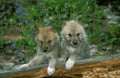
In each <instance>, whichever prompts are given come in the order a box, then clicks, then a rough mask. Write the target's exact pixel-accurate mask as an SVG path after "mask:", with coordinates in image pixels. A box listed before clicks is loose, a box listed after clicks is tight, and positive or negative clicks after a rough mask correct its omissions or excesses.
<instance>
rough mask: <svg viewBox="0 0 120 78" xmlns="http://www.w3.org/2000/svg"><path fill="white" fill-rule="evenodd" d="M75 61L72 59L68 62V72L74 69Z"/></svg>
mask: <svg viewBox="0 0 120 78" xmlns="http://www.w3.org/2000/svg"><path fill="white" fill-rule="evenodd" d="M74 63H75V62H74V60H72V59H69V60H68V61H67V62H66V65H65V66H66V70H70V69H71V68H72V67H73V65H74Z"/></svg>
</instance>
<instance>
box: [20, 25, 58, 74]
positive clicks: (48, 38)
mask: <svg viewBox="0 0 120 78" xmlns="http://www.w3.org/2000/svg"><path fill="white" fill-rule="evenodd" d="M36 42H37V54H36V55H35V57H34V58H33V59H32V60H31V61H30V62H29V63H27V64H23V65H21V66H20V68H26V67H30V66H34V65H37V64H39V63H41V62H44V61H46V60H48V61H49V66H48V69H47V71H48V74H49V75H52V74H53V73H54V72H55V65H56V60H57V58H58V55H59V53H58V49H59V47H60V43H59V40H58V36H57V32H56V31H55V29H53V28H52V27H50V26H47V27H42V28H39V33H38V35H37V36H36Z"/></svg>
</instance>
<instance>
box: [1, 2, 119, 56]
mask: <svg viewBox="0 0 120 78" xmlns="http://www.w3.org/2000/svg"><path fill="white" fill-rule="evenodd" d="M2 1H4V0H2ZM12 1H13V2H12V4H14V5H10V7H13V8H14V11H12V12H11V13H12V15H13V17H12V15H11V14H10V15H8V16H7V15H5V16H7V17H9V16H11V20H12V21H11V22H9V21H8V22H7V21H6V20H2V22H6V26H7V27H6V28H5V29H7V28H8V26H9V27H17V28H18V29H19V30H18V32H19V33H20V34H21V35H22V36H23V39H21V40H12V42H9V41H10V40H9V41H8V42H9V45H10V46H12V47H10V49H11V50H12V51H13V52H14V51H15V52H16V50H19V49H20V48H22V50H23V49H24V50H25V52H26V53H28V52H32V53H35V52H36V50H35V48H36V42H35V40H34V38H35V36H36V34H37V24H38V23H41V24H42V25H43V26H46V25H48V26H49V25H50V26H53V27H55V28H56V29H57V31H58V33H59V32H60V31H61V25H62V23H63V22H64V21H67V20H71V19H77V20H80V21H81V22H82V23H83V25H84V24H87V25H88V27H87V28H86V31H87V34H88V39H89V42H90V43H94V44H97V45H100V44H101V43H106V44H108V45H113V44H114V45H115V44H116V43H120V42H119V41H120V37H119V35H120V33H119V32H120V28H119V27H117V26H113V25H112V26H106V24H105V16H104V13H103V11H102V10H101V9H100V7H99V6H98V5H97V4H96V2H95V0H12ZM4 2H5V3H4V4H1V6H3V7H4V6H6V5H7V4H6V3H7V2H8V1H4ZM0 9H1V8H0ZM13 12H14V13H13ZM3 14H4V12H3V13H2V15H3ZM5 19H6V18H5ZM0 22H1V21H0ZM13 31H14V30H13ZM2 33H3V34H4V32H3V31H2ZM2 45H3V44H0V46H2ZM22 50H21V49H20V50H19V53H18V54H17V56H19V55H21V54H22V52H21V51H22ZM20 58H21V56H20ZM23 58H24V57H23Z"/></svg>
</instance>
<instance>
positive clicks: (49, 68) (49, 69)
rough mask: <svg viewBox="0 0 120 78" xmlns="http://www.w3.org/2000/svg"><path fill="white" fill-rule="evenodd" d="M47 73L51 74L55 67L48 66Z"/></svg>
mask: <svg viewBox="0 0 120 78" xmlns="http://www.w3.org/2000/svg"><path fill="white" fill-rule="evenodd" d="M47 71H48V75H52V74H53V73H54V72H55V68H51V67H48V70H47Z"/></svg>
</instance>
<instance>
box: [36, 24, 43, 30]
mask: <svg viewBox="0 0 120 78" xmlns="http://www.w3.org/2000/svg"><path fill="white" fill-rule="evenodd" d="M42 27H43V25H42V24H41V23H37V29H38V30H39V31H40V29H41V28H42Z"/></svg>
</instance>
